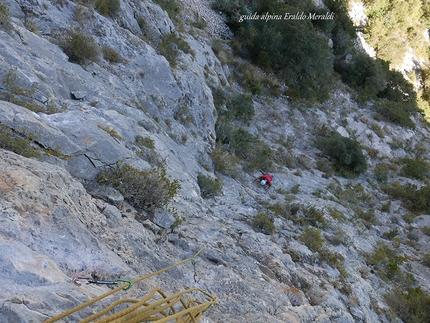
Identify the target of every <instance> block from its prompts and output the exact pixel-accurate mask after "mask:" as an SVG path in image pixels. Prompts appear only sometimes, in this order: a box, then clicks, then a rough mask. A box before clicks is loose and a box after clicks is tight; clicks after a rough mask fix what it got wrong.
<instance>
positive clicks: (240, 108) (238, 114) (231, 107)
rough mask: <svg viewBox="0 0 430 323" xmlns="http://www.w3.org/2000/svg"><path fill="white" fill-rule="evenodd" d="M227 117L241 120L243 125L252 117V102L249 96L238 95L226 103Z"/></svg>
mask: <svg viewBox="0 0 430 323" xmlns="http://www.w3.org/2000/svg"><path fill="white" fill-rule="evenodd" d="M227 108H228V110H227V115H228V116H232V117H234V118H236V119H242V120H243V121H244V122H245V123H247V124H249V121H250V120H251V118H252V117H253V116H254V113H255V111H254V102H253V101H252V97H251V95H250V94H238V95H235V96H234V97H232V98H231V99H230V100H229V102H228V103H227Z"/></svg>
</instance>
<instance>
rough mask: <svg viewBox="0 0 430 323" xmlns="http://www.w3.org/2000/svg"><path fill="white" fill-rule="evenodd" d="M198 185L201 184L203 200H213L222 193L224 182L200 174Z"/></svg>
mask: <svg viewBox="0 0 430 323" xmlns="http://www.w3.org/2000/svg"><path fill="white" fill-rule="evenodd" d="M197 184H199V187H200V195H201V196H202V197H203V198H212V197H214V196H216V195H219V194H220V193H221V188H222V182H221V181H220V180H219V179H218V178H212V177H210V176H206V175H203V174H201V173H199V174H198V175H197Z"/></svg>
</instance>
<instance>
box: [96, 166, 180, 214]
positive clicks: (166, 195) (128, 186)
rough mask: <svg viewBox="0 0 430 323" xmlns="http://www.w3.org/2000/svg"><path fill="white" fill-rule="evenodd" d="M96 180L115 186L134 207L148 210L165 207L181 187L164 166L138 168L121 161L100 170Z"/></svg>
mask: <svg viewBox="0 0 430 323" xmlns="http://www.w3.org/2000/svg"><path fill="white" fill-rule="evenodd" d="M97 181H98V182H99V183H100V184H105V185H111V186H113V187H114V188H116V189H117V190H118V191H119V192H121V194H122V195H123V196H124V199H125V200H126V201H127V202H128V203H130V205H132V206H133V207H135V208H136V209H139V210H149V211H154V210H156V209H157V208H165V207H166V206H167V205H168V204H169V202H170V201H171V200H172V199H173V197H174V196H175V195H176V194H177V193H178V191H179V189H180V188H181V185H180V184H179V182H178V181H177V180H176V179H175V180H173V181H172V180H170V179H169V178H168V177H167V174H166V169H165V168H156V167H153V168H152V169H150V170H139V169H137V168H135V167H133V166H130V165H125V164H123V163H121V162H119V163H117V164H116V165H115V166H114V167H112V168H109V169H106V170H104V171H102V172H101V173H100V174H99V176H98V177H97Z"/></svg>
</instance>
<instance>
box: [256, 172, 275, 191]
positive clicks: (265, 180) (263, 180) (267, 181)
mask: <svg viewBox="0 0 430 323" xmlns="http://www.w3.org/2000/svg"><path fill="white" fill-rule="evenodd" d="M272 180H273V175H270V174H269V173H267V174H264V175H261V176H258V177H257V178H255V179H254V181H260V184H261V185H262V186H266V188H267V189H269V188H270V187H272Z"/></svg>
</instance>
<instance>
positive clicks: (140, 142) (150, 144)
mask: <svg viewBox="0 0 430 323" xmlns="http://www.w3.org/2000/svg"><path fill="white" fill-rule="evenodd" d="M135 140H136V145H137V146H139V147H146V148H149V149H154V148H155V143H154V139H152V138H151V137H143V136H140V135H137V136H136V137H135Z"/></svg>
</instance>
